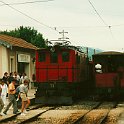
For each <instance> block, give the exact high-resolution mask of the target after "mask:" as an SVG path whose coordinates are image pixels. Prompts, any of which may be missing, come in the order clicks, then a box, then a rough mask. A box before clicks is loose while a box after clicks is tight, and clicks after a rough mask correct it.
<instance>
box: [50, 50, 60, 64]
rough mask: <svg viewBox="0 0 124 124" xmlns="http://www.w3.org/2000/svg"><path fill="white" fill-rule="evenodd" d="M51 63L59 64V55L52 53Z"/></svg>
mask: <svg viewBox="0 0 124 124" xmlns="http://www.w3.org/2000/svg"><path fill="white" fill-rule="evenodd" d="M50 62H51V63H57V62H58V54H57V53H56V52H52V53H51V55H50Z"/></svg>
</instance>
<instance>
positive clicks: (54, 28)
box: [0, 1, 59, 32]
mask: <svg viewBox="0 0 124 124" xmlns="http://www.w3.org/2000/svg"><path fill="white" fill-rule="evenodd" d="M0 2H1V3H3V4H6V5H7V6H9V7H10V8H11V9H13V10H15V11H17V12H19V13H20V14H22V15H24V16H26V17H28V18H30V19H31V20H33V21H35V22H37V23H39V24H41V25H44V26H45V27H47V28H50V29H52V30H54V31H57V29H56V27H50V26H48V25H46V24H44V23H42V22H40V21H38V20H37V19H35V18H32V17H31V16H29V15H27V14H25V13H24V12H21V11H20V10H18V9H16V8H14V7H12V6H11V5H8V4H7V3H5V2H3V1H0ZM57 32H59V31H57Z"/></svg>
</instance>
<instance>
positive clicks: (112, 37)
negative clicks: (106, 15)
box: [88, 0, 115, 40]
mask: <svg viewBox="0 0 124 124" xmlns="http://www.w3.org/2000/svg"><path fill="white" fill-rule="evenodd" d="M88 2H89V3H90V5H91V6H92V8H93V9H94V11H95V12H96V14H97V15H98V17H99V18H100V19H101V20H102V22H103V23H104V25H105V26H106V27H108V28H109V31H110V34H111V36H112V38H113V39H114V40H115V38H114V35H113V33H112V30H111V28H112V26H110V25H108V24H107V23H106V22H105V21H104V20H103V18H102V17H101V15H100V14H99V13H98V11H97V10H96V8H95V6H94V5H93V3H92V2H91V1H90V0H88Z"/></svg>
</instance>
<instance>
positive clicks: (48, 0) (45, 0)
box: [0, 0, 54, 6]
mask: <svg viewBox="0 0 124 124" xmlns="http://www.w3.org/2000/svg"><path fill="white" fill-rule="evenodd" d="M50 1H54V0H42V1H41V0H39V1H28V2H21V3H7V4H5V3H3V4H2V5H0V6H5V5H22V4H32V3H41V2H50Z"/></svg>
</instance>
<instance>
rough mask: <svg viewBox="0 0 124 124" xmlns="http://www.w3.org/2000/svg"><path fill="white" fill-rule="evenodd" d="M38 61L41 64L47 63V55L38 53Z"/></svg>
mask: <svg viewBox="0 0 124 124" xmlns="http://www.w3.org/2000/svg"><path fill="white" fill-rule="evenodd" d="M38 61H39V62H45V61H46V53H45V52H41V51H39V52H38Z"/></svg>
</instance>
